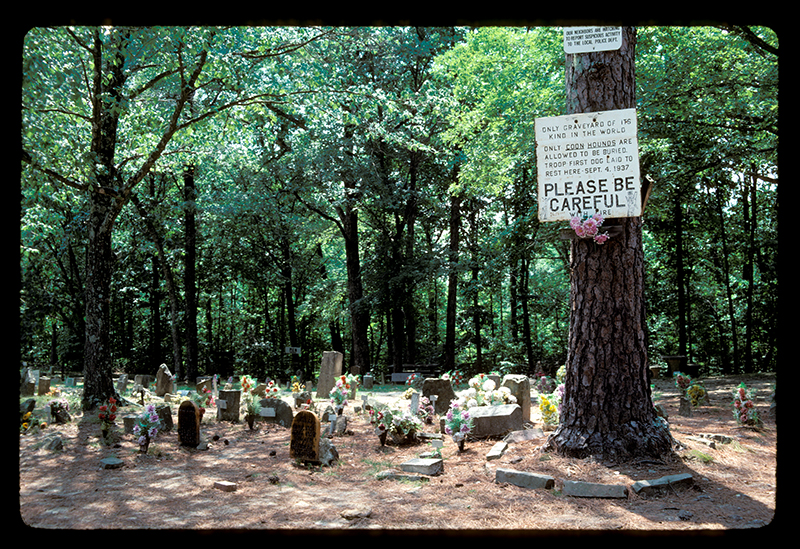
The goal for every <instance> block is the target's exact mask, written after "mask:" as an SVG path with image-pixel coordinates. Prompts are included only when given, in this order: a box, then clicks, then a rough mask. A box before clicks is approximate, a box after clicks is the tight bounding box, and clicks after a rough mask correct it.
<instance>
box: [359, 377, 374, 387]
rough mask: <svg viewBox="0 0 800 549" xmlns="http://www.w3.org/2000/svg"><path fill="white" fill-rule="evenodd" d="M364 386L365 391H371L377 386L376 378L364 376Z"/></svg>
mask: <svg viewBox="0 0 800 549" xmlns="http://www.w3.org/2000/svg"><path fill="white" fill-rule="evenodd" d="M362 384H363V385H364V389H365V390H370V389H372V386H373V385H374V384H375V378H374V377H373V376H372V374H364V378H363V380H362Z"/></svg>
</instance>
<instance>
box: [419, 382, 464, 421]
mask: <svg viewBox="0 0 800 549" xmlns="http://www.w3.org/2000/svg"><path fill="white" fill-rule="evenodd" d="M432 395H436V397H437V398H436V402H435V403H434V405H433V410H434V412H436V414H437V415H439V416H441V415H443V414H445V413H447V410H448V409H449V408H450V401H451V400H455V399H456V393H455V391H453V384H452V383H450V380H449V379H442V378H437V377H429V378H427V379H425V381H423V382H422V396H424V397H428V400H432V399H431V396H432Z"/></svg>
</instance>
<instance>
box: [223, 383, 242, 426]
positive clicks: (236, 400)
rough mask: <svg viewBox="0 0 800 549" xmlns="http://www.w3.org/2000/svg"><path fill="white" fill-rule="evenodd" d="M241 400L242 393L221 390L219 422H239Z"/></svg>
mask: <svg viewBox="0 0 800 549" xmlns="http://www.w3.org/2000/svg"><path fill="white" fill-rule="evenodd" d="M241 400H242V392H241V391H238V390H237V391H232V390H225V389H220V391H219V398H218V399H217V420H218V421H233V422H234V423H236V422H238V421H239V406H240V402H241Z"/></svg>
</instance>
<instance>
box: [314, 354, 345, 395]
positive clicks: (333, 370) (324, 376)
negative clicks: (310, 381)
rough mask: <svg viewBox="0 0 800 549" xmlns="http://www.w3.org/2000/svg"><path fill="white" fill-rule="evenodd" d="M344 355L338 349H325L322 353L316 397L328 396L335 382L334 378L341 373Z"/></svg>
mask: <svg viewBox="0 0 800 549" xmlns="http://www.w3.org/2000/svg"><path fill="white" fill-rule="evenodd" d="M343 356H344V355H342V353H340V352H338V351H325V352H324V353H322V364H321V365H320V369H319V384H318V385H317V398H329V397H330V392H331V389H333V386H334V384H335V383H336V378H338V377H339V376H341V375H342V358H343Z"/></svg>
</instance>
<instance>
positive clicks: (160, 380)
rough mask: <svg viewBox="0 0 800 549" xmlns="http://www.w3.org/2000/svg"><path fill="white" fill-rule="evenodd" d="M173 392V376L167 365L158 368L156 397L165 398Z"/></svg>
mask: <svg viewBox="0 0 800 549" xmlns="http://www.w3.org/2000/svg"><path fill="white" fill-rule="evenodd" d="M171 392H172V374H171V373H170V371H169V368H168V367H167V365H166V364H162V365H161V366H159V367H158V373H156V396H160V397H163V396H164V395H165V394H167V393H171Z"/></svg>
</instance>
